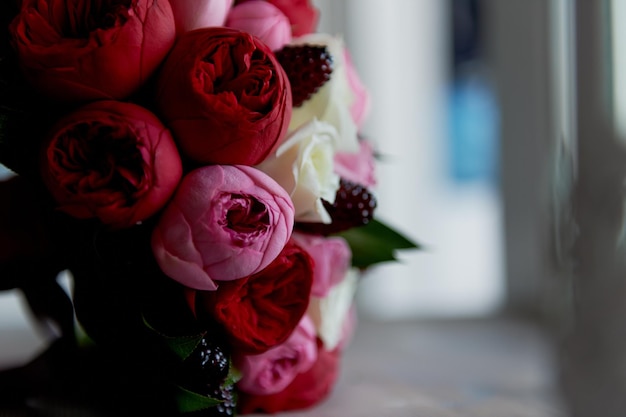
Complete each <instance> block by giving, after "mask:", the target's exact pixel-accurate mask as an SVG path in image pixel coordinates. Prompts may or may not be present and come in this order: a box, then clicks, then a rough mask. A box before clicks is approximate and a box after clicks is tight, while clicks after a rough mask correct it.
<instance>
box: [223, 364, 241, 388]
mask: <svg viewBox="0 0 626 417" xmlns="http://www.w3.org/2000/svg"><path fill="white" fill-rule="evenodd" d="M240 379H241V372H239V370H238V369H236V368H235V366H234V365H233V363H232V361H231V362H230V366H229V367H228V375H227V376H226V379H225V380H224V385H234V384H236V383H237V382H238V381H239V380H240Z"/></svg>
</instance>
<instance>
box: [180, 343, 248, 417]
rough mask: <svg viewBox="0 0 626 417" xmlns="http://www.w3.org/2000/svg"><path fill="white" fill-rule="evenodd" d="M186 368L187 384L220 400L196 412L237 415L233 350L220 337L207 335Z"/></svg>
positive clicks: (221, 416)
mask: <svg viewBox="0 0 626 417" xmlns="http://www.w3.org/2000/svg"><path fill="white" fill-rule="evenodd" d="M182 371H183V380H184V381H185V386H186V388H188V389H190V390H191V391H193V392H196V393H199V394H202V395H206V396H207V397H210V398H213V399H216V400H219V401H220V403H219V404H217V405H215V406H213V407H210V408H206V409H203V410H200V411H196V412H194V413H193V415H194V416H202V417H225V416H234V415H235V409H236V398H235V388H234V384H233V383H232V381H228V374H229V371H230V354H229V349H228V347H227V345H226V344H225V343H222V342H221V339H220V338H210V337H208V336H207V337H203V338H202V339H201V340H200V343H199V344H198V346H197V347H196V349H195V350H194V351H193V353H192V354H191V355H190V356H189V357H187V359H185V360H184V362H183V366H182Z"/></svg>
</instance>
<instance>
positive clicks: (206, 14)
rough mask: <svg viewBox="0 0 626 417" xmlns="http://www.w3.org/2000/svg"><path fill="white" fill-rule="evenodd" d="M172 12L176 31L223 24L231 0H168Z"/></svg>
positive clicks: (231, 2) (187, 30)
mask: <svg viewBox="0 0 626 417" xmlns="http://www.w3.org/2000/svg"><path fill="white" fill-rule="evenodd" d="M169 1H170V5H171V6H172V11H173V12H174V20H175V22H176V33H177V34H179V35H180V34H182V33H185V32H189V31H190V30H194V29H200V28H208V27H212V26H223V25H224V21H225V20H226V16H227V15H228V12H229V10H230V8H231V7H232V5H233V0H169Z"/></svg>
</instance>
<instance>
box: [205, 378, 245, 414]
mask: <svg viewBox="0 0 626 417" xmlns="http://www.w3.org/2000/svg"><path fill="white" fill-rule="evenodd" d="M209 396H210V397H211V398H215V399H216V400H220V401H222V402H221V403H219V404H217V405H216V406H214V407H211V408H207V409H206V410H203V411H202V416H203V417H226V416H234V415H235V409H236V407H237V399H236V397H235V386H234V385H232V384H231V385H226V386H220V387H218V388H216V389H214V390H213V391H212V392H210V393H209Z"/></svg>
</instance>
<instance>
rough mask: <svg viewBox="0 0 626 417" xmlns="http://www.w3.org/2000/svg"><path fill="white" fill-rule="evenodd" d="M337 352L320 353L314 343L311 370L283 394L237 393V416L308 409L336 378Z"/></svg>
mask: <svg viewBox="0 0 626 417" xmlns="http://www.w3.org/2000/svg"><path fill="white" fill-rule="evenodd" d="M340 359H341V353H340V350H339V349H335V350H332V351H327V350H324V348H323V346H322V343H321V342H320V341H318V343H317V361H316V362H315V364H314V365H313V367H312V368H311V369H309V370H308V371H306V372H304V373H301V374H298V376H296V378H295V379H294V380H293V382H291V384H289V385H288V386H287V388H285V389H284V390H283V391H281V392H278V393H276V394H271V395H253V394H248V393H245V392H240V393H239V400H238V409H239V412H240V413H241V414H252V413H278V412H281V411H287V410H298V409H303V408H308V407H311V406H313V405H315V404H317V403H318V402H320V401H322V400H323V399H325V398H326V397H327V396H328V394H330V393H331V391H332V389H333V386H334V385H335V382H336V381H337V378H338V376H339V371H340V365H341V361H340Z"/></svg>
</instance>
